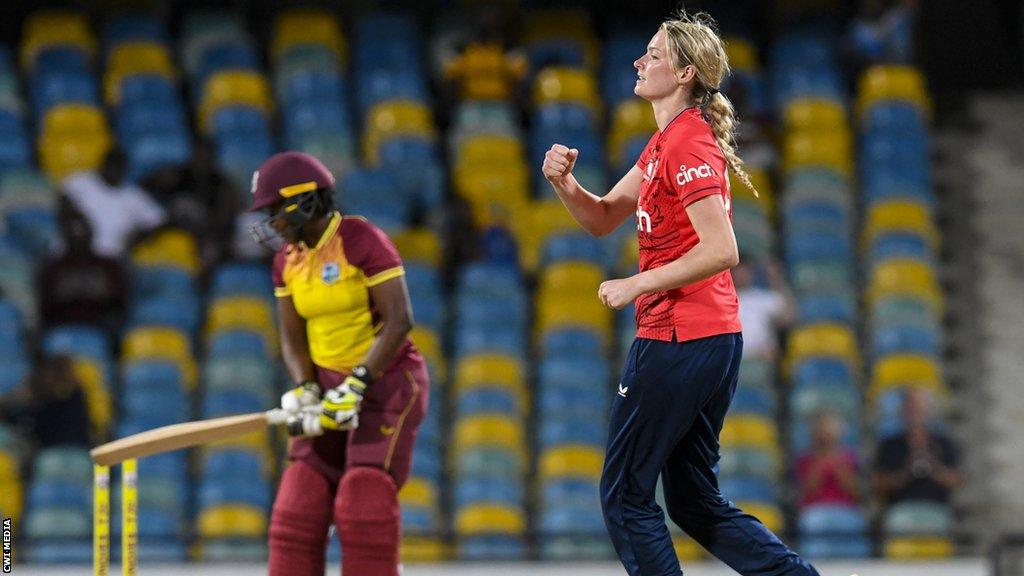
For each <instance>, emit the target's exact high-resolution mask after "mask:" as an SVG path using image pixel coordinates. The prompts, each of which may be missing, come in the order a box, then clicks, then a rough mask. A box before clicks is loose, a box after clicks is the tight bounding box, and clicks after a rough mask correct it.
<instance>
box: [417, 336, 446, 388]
mask: <svg viewBox="0 0 1024 576" xmlns="http://www.w3.org/2000/svg"><path fill="white" fill-rule="evenodd" d="M409 339H410V340H412V342H413V344H415V345H416V348H418V349H419V351H420V353H421V354H423V357H424V358H426V359H427V362H430V363H431V364H432V365H433V366H434V368H436V369H437V370H438V372H439V373H440V376H441V377H442V378H444V375H445V374H447V372H448V366H447V363H446V362H445V356H444V351H443V350H442V349H441V338H440V336H438V335H437V333H436V332H434V330H433V329H431V328H429V327H427V326H415V327H413V329H412V331H411V332H410V333H409Z"/></svg>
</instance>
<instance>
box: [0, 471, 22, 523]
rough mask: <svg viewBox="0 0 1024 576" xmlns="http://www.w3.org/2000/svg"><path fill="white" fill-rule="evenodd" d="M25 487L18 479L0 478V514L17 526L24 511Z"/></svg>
mask: <svg viewBox="0 0 1024 576" xmlns="http://www.w3.org/2000/svg"><path fill="white" fill-rule="evenodd" d="M24 493H25V487H24V485H23V484H22V483H21V480H19V479H18V478H11V479H3V478H0V514H3V515H4V516H6V517H8V518H11V519H12V520H14V522H15V524H17V523H18V522H19V521H20V520H21V513H22V512H23V511H24V506H25V502H24Z"/></svg>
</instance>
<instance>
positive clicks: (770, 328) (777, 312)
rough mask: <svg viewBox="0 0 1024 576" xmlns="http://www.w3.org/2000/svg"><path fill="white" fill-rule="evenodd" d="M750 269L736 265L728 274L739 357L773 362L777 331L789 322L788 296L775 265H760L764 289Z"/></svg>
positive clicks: (790, 302) (776, 353)
mask: <svg viewBox="0 0 1024 576" xmlns="http://www.w3.org/2000/svg"><path fill="white" fill-rule="evenodd" d="M752 267H753V265H751V264H740V265H739V266H737V267H736V268H734V269H733V271H732V274H733V281H734V282H735V283H736V296H737V297H738V298H739V301H740V323H741V324H742V325H743V355H744V356H751V357H756V358H761V359H764V360H774V359H775V357H776V356H777V355H778V350H779V342H778V340H779V337H778V334H777V331H778V330H779V328H782V327H784V326H788V325H789V324H790V323H791V322H792V321H793V315H794V306H793V302H792V297H791V296H790V294H789V289H788V288H787V287H786V285H785V280H784V279H783V278H782V275H781V273H780V272H779V270H778V267H777V266H775V265H774V264H772V263H767V264H765V266H764V270H765V272H766V275H767V277H768V287H767V288H766V287H762V286H758V285H757V284H756V283H755V282H754V270H753V269H752Z"/></svg>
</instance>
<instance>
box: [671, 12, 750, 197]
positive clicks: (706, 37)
mask: <svg viewBox="0 0 1024 576" xmlns="http://www.w3.org/2000/svg"><path fill="white" fill-rule="evenodd" d="M661 29H662V30H664V31H665V35H666V36H667V39H668V46H669V49H670V50H671V52H672V56H673V58H672V63H673V65H674V66H675V67H676V68H677V69H678V68H683V67H685V66H688V65H691V64H692V65H693V66H694V68H696V69H697V74H696V81H695V82H694V86H693V98H694V100H695V101H696V103H698V104H700V107H701V110H702V111H703V112H704V115H705V117H706V118H707V120H708V123H709V124H711V130H712V132H714V134H715V140H716V141H717V142H718V147H719V148H721V149H722V155H723V156H725V161H726V164H727V165H728V166H729V169H730V170H732V172H733V173H734V174H736V177H737V178H739V179H740V182H743V184H744V185H745V186H746V187H747V188H749V189H750V191H751V192H753V193H754V196H757V195H758V194H757V189H756V188H754V184H753V182H751V181H750V175H749V174H747V171H746V170H744V169H743V160H741V159H740V157H739V154H737V152H736V124H737V121H736V110H735V109H734V108H733V106H732V102H730V101H729V99H728V98H726V96H725V94H722V93H721V92H719V91H718V88H719V86H721V84H722V80H723V79H724V78H725V77H726V76H727V75H728V74H729V72H730V70H729V57H728V56H727V55H726V52H725V45H724V44H723V43H722V39H721V38H719V36H718V32H717V31H716V27H715V21H714V19H713V18H711V16H709V15H708V14H706V13H704V12H699V13H697V14H693V15H690V14H687V13H686V12H685V11H683V12H680V13H679V14H678V15H677V16H676V17H675V18H673V19H670V20H666V21H664V22H662V23H661Z"/></svg>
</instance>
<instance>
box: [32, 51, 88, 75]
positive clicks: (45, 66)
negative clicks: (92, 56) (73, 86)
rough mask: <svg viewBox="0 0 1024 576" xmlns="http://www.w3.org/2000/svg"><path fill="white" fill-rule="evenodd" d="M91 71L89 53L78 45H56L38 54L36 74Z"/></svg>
mask: <svg viewBox="0 0 1024 576" xmlns="http://www.w3.org/2000/svg"><path fill="white" fill-rule="evenodd" d="M88 71H89V54H87V53H86V52H85V51H84V50H82V49H81V48H79V47H77V46H71V45H64V44H62V45H54V46H50V47H48V48H44V49H43V50H40V51H39V53H38V54H37V55H36V60H35V70H34V73H35V74H36V75H40V74H44V75H45V74H52V73H60V72H67V73H78V72H88Z"/></svg>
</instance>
